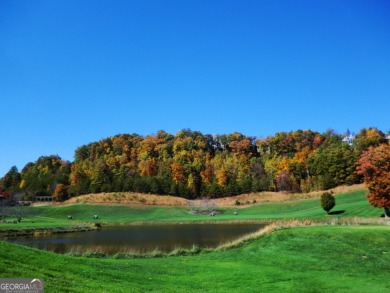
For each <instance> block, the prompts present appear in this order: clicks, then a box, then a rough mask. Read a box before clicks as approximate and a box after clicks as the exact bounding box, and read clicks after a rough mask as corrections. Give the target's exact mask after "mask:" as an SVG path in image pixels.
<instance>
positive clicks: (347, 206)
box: [0, 191, 383, 229]
mask: <svg viewBox="0 0 390 293" xmlns="http://www.w3.org/2000/svg"><path fill="white" fill-rule="evenodd" d="M31 209H32V211H33V214H34V216H32V217H28V218H26V219H24V220H23V221H22V222H21V223H20V224H5V223H0V229H10V228H12V229H18V228H34V227H57V226H69V225H74V224H76V223H79V222H106V223H107V222H127V223H130V222H133V223H134V222H194V221H210V220H212V221H219V220H221V221H229V220H273V219H305V218H310V219H323V218H325V219H326V218H330V217H336V218H345V217H366V218H367V217H379V216H380V215H381V214H382V213H383V212H382V210H381V209H378V208H374V207H372V206H370V204H369V203H368V201H367V198H366V192H365V191H354V192H349V193H344V194H340V195H337V196H336V206H335V208H334V209H333V211H344V212H343V213H340V214H337V215H331V216H328V215H326V213H325V211H324V210H323V209H322V208H321V207H320V200H319V199H307V200H296V201H291V202H283V203H264V204H258V205H252V206H249V207H244V208H239V209H238V215H237V216H235V215H234V214H233V210H234V209H233V208H221V209H220V211H219V214H218V215H217V216H215V217H210V216H205V215H193V214H190V213H189V212H188V209H187V208H186V207H165V206H141V205H140V206H137V205H121V204H74V205H68V206H37V207H32V208H31ZM68 215H72V216H73V218H74V220H67V216H68ZM93 215H99V217H100V218H99V219H98V220H97V221H95V220H93V218H92V217H93Z"/></svg>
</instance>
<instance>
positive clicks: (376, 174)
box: [357, 144, 390, 217]
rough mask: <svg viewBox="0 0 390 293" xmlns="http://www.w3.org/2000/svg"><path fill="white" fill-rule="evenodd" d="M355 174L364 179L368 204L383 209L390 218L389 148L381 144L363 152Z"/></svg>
mask: <svg viewBox="0 0 390 293" xmlns="http://www.w3.org/2000/svg"><path fill="white" fill-rule="evenodd" d="M357 172H358V174H361V175H363V177H364V181H365V183H366V185H367V187H368V191H369V192H368V196H367V197H368V201H369V202H370V204H371V205H373V206H375V207H379V208H383V209H384V210H385V216H386V217H390V146H389V145H387V144H381V145H380V146H378V147H370V148H369V149H368V150H366V151H364V152H363V153H362V155H361V157H360V159H359V165H358V167H357Z"/></svg>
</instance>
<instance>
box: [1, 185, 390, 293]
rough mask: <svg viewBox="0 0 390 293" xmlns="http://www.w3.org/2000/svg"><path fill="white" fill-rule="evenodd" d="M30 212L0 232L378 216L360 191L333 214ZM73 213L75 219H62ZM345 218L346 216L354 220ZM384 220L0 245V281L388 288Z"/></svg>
mask: <svg viewBox="0 0 390 293" xmlns="http://www.w3.org/2000/svg"><path fill="white" fill-rule="evenodd" d="M31 210H32V211H33V214H34V216H31V217H29V218H26V219H23V221H22V223H20V224H4V223H1V224H0V229H10V228H12V229H15V228H34V227H58V226H69V225H74V224H76V223H79V222H94V220H93V219H92V217H93V215H95V214H97V215H99V217H100V219H99V220H98V221H99V222H120V223H135V222H194V221H208V220H212V221H218V220H221V221H228V220H287V221H288V220H289V219H310V220H314V221H315V220H318V221H319V222H326V221H323V220H324V219H334V218H336V219H339V220H340V221H343V220H346V221H347V220H351V218H353V217H359V218H374V219H378V218H379V216H380V215H381V214H382V211H381V210H380V209H377V208H373V207H371V206H370V205H369V204H368V202H367V199H366V196H365V192H364V191H355V192H349V193H344V194H340V195H337V196H336V206H335V208H334V209H333V210H334V211H344V212H343V213H339V214H336V215H330V216H328V215H326V213H325V212H324V211H323V210H322V209H321V207H320V200H319V199H309V200H298V201H292V202H284V203H267V204H258V205H252V206H248V207H244V208H239V209H238V213H239V214H238V215H237V216H235V215H234V214H233V210H234V209H233V208H223V209H221V210H220V213H219V214H218V215H217V216H215V217H210V216H202V215H192V214H190V213H188V210H187V209H186V208H184V207H162V206H135V205H120V204H112V205H103V204H99V205H92V204H75V205H69V206H39V207H32V208H31ZM68 215H72V216H73V217H74V220H67V216H68ZM352 222H353V221H352ZM389 243H390V226H385V225H381V226H380V225H377V226H374V225H366V226H309V227H295V228H289V229H282V230H277V231H275V232H273V233H271V234H267V235H264V236H261V237H259V238H256V239H253V240H249V241H247V242H243V245H242V246H240V247H238V248H232V249H228V250H214V251H211V252H210V251H207V250H202V251H201V252H200V254H198V255H183V256H174V257H156V258H127V259H126V258H125V259H115V258H102V259H99V258H85V257H76V256H70V255H57V254H54V253H51V252H46V251H40V250H36V249H33V248H28V247H23V246H18V245H15V244H10V243H6V242H0V276H1V277H2V278H28V277H31V278H38V277H39V278H44V279H45V292H321V293H322V292H375V293H377V292H388V291H389V290H390V282H389V279H390V246H389Z"/></svg>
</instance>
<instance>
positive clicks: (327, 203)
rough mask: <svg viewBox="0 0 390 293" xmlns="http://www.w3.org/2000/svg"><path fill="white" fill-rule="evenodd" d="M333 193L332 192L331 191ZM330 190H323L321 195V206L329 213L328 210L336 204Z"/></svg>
mask: <svg viewBox="0 0 390 293" xmlns="http://www.w3.org/2000/svg"><path fill="white" fill-rule="evenodd" d="M332 193H333V192H332ZM332 193H331V192H324V193H323V194H322V195H321V207H322V208H323V209H324V211H326V212H327V213H328V214H329V211H330V210H331V209H333V208H334V206H335V205H336V200H335V199H334V196H333V195H332Z"/></svg>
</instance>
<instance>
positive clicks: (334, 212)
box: [328, 210, 345, 215]
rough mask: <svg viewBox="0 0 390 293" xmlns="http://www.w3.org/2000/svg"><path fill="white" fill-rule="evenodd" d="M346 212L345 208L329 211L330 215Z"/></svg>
mask: <svg viewBox="0 0 390 293" xmlns="http://www.w3.org/2000/svg"><path fill="white" fill-rule="evenodd" d="M344 213H345V210H339V211H333V212H329V213H328V215H340V214H344Z"/></svg>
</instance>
